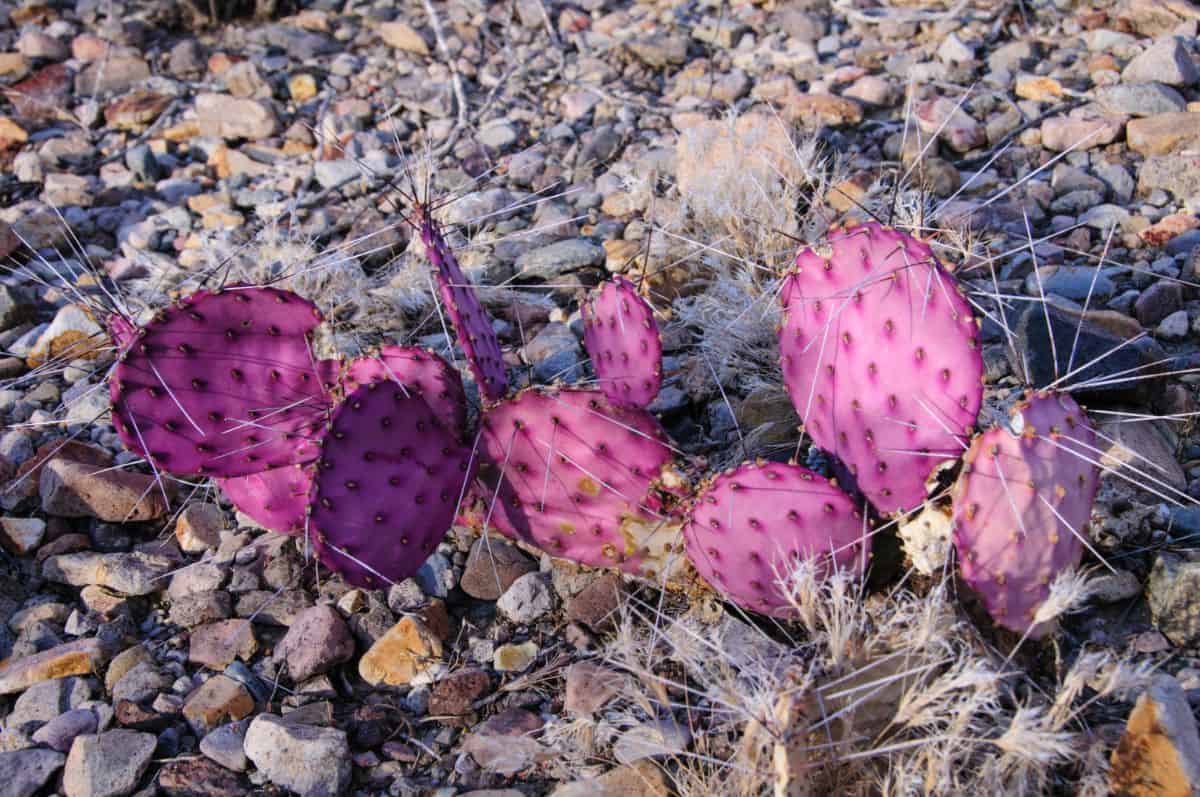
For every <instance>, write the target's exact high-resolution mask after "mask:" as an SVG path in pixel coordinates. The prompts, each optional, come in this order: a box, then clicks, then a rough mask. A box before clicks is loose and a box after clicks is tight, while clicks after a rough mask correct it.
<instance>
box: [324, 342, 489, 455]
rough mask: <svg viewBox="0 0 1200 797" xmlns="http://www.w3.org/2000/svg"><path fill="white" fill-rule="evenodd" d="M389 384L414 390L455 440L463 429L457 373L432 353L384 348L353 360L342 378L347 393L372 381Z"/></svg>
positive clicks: (464, 419)
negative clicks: (451, 433) (388, 382)
mask: <svg viewBox="0 0 1200 797" xmlns="http://www.w3.org/2000/svg"><path fill="white" fill-rule="evenodd" d="M383 381H390V382H393V383H396V384H400V385H403V386H404V387H405V388H406V389H409V390H414V391H416V392H417V393H418V394H420V396H421V397H422V398H423V399H425V403H426V404H428V405H429V408H430V409H431V410H433V412H434V414H436V415H437V416H438V418H440V419H441V420H442V423H444V424H445V425H446V427H447V428H448V429H450V430H451V431H452V432H454V434H455V436H456V437H461V436H462V431H463V430H465V429H466V426H467V397H466V394H465V393H464V392H463V384H462V377H460V376H459V375H458V371H456V370H454V368H453V367H452V366H451V365H450V363H448V362H446V361H445V360H443V359H442V358H441V357H439V356H438V355H437V354H435V353H434V352H431V351H428V350H426V349H421V348H416V347H413V346H384V347H383V348H382V349H380V350H379V351H378V352H376V353H375V354H371V355H367V356H364V357H359V358H358V359H356V360H353V361H352V362H351V363H350V364H349V365H348V366H347V367H346V372H345V374H343V376H342V386H343V387H344V388H345V391H346V392H347V393H352V392H353V391H354V390H355V389H356V388H357V387H359V386H360V385H364V384H370V383H373V382H383Z"/></svg>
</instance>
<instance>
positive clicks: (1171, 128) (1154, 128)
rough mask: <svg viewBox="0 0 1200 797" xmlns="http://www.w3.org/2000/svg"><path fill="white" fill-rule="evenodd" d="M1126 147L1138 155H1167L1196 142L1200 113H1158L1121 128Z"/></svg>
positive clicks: (1133, 121) (1197, 139)
mask: <svg viewBox="0 0 1200 797" xmlns="http://www.w3.org/2000/svg"><path fill="white" fill-rule="evenodd" d="M1125 139H1126V141H1127V142H1128V143H1129V148H1130V149H1131V150H1133V151H1134V152H1138V153H1141V154H1142V155H1167V154H1169V153H1171V152H1176V151H1178V150H1181V149H1185V148H1189V147H1192V146H1194V145H1195V144H1196V143H1197V142H1200V113H1188V112H1183V113H1160V114H1158V115H1156V116H1148V117H1146V118H1145V119H1133V120H1131V121H1130V122H1129V124H1127V125H1126V126H1125Z"/></svg>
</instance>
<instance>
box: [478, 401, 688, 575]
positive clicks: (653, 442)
mask: <svg viewBox="0 0 1200 797" xmlns="http://www.w3.org/2000/svg"><path fill="white" fill-rule="evenodd" d="M480 460H481V464H480V482H481V486H480V487H479V488H478V489H477V490H476V493H475V495H476V496H477V497H478V500H477V501H476V506H475V507H473V508H472V509H471V511H470V512H469V513H467V516H466V518H465V519H466V522H467V523H468V524H469V525H472V526H475V527H477V528H481V529H482V528H484V527H491V528H494V529H496V530H498V531H500V532H501V533H503V534H505V535H507V536H509V537H512V538H513V539H517V540H521V541H523V542H526V543H529V544H531V545H536V546H537V547H539V548H541V549H542V550H544V551H546V552H547V553H550V554H551V555H553V556H559V557H562V558H565V559H571V560H574V561H576V562H580V563H582V564H586V565H591V566H594V567H618V568H620V569H621V570H623V571H625V572H627V573H634V574H638V575H642V576H645V577H647V578H656V577H658V576H660V575H662V574H663V572H664V571H666V570H668V569H669V567H670V564H671V562H670V561H669V559H670V557H671V556H672V555H673V553H674V550H673V549H674V547H675V546H677V545H678V536H677V534H678V519H677V518H675V517H672V515H671V511H670V510H671V506H672V505H673V504H674V498H675V496H674V494H673V491H675V490H678V489H679V488H680V487H681V485H682V478H681V477H680V476H679V475H678V474H677V473H676V471H675V469H674V466H673V463H674V453H673V451H672V449H671V447H670V446H669V445H668V444H667V443H666V437H665V435H664V433H663V431H662V428H661V427H660V426H659V424H658V422H657V421H656V420H655V419H654V417H653V416H652V415H650V414H649V413H648V412H646V411H645V410H639V409H634V408H631V407H622V406H618V405H615V404H613V403H612V402H610V401H609V400H608V399H607V398H606V397H605V396H604V394H603V393H601V392H600V391H598V390H575V389H567V390H551V389H529V390H525V391H523V392H521V393H520V394H518V395H517V396H515V397H514V398H512V399H509V400H508V401H505V402H503V403H501V404H498V405H496V406H494V407H492V408H490V409H489V410H488V411H487V412H486V413H485V415H484V418H483V425H482V430H481V435H480Z"/></svg>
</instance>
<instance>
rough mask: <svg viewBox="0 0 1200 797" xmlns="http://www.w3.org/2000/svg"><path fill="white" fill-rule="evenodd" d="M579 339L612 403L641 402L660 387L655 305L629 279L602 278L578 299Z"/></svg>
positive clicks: (647, 400) (647, 401)
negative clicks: (583, 298) (593, 290)
mask: <svg viewBox="0 0 1200 797" xmlns="http://www.w3.org/2000/svg"><path fill="white" fill-rule="evenodd" d="M579 309H580V311H581V313H582V315H583V345H584V346H585V347H586V348H587V353H588V356H589V357H591V359H592V368H594V369H595V371H596V380H597V382H598V383H599V387H600V389H601V390H602V391H604V395H606V396H608V398H609V400H611V401H613V402H615V403H617V404H625V405H628V406H630V407H646V406H648V405H649V404H650V402H652V401H654V397H655V396H657V395H658V390H659V388H660V387H662V338H661V337H660V335H659V333H658V323H657V322H656V321H655V320H654V311H653V310H652V309H651V307H650V305H649V304H647V303H646V300H645V299H643V298H642V297H641V295H639V294H638V292H637V288H636V287H635V286H634V284H633V283H632V282H630V281H629V280H627V279H625V278H624V277H621V276H616V277H613V278H612V279H611V280H609V281H608V282H606V283H605V284H604V285H603V287H601V288H600V290H599V291H597V292H596V293H595V294H594V295H593V296H592V297H590V298H589V299H588V301H586V302H584V303H583V304H582V305H580V308H579Z"/></svg>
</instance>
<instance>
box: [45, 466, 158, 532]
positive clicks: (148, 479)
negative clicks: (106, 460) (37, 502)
mask: <svg viewBox="0 0 1200 797" xmlns="http://www.w3.org/2000/svg"><path fill="white" fill-rule="evenodd" d="M38 492H39V494H40V495H41V498H42V511H44V512H45V513H46V514H48V515H54V516H56V517H94V518H99V519H100V520H107V521H108V522H110V523H126V522H137V521H143V520H154V519H156V518H160V517H163V516H164V515H166V514H167V511H168V507H167V502H166V500H165V499H164V498H163V495H162V491H161V490H160V489H159V488H158V486H157V485H156V484H155V478H154V477H153V476H151V475H149V474H144V473H135V472H133V471H128V470H112V469H107V468H99V467H96V466H94V465H87V464H84V463H82V462H73V461H71V460H68V459H63V458H61V457H55V458H54V459H52V460H50V461H49V462H48V463H46V467H44V468H43V469H42V472H41V477H40V481H39V482H38Z"/></svg>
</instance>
